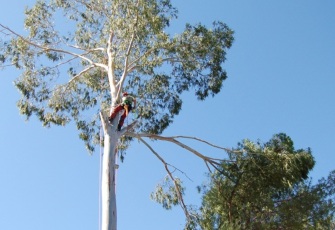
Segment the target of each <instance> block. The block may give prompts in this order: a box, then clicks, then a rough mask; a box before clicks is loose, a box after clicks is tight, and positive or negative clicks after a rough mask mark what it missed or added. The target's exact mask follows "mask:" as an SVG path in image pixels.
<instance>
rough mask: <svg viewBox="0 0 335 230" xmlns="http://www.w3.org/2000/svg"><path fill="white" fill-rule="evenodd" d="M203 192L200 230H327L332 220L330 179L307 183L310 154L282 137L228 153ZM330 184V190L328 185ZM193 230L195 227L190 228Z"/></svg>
mask: <svg viewBox="0 0 335 230" xmlns="http://www.w3.org/2000/svg"><path fill="white" fill-rule="evenodd" d="M229 160H230V161H226V162H224V163H222V165H221V167H220V168H219V170H218V171H216V172H215V173H213V174H212V175H211V176H210V184H209V185H206V186H203V187H199V190H200V191H202V192H203V193H204V196H203V203H202V206H201V208H200V212H199V214H200V219H199V221H198V224H199V226H201V228H202V229H218V230H221V229H222V230H223V229H279V228H283V229H325V228H327V227H329V226H330V224H331V222H332V221H333V217H334V211H335V206H334V204H333V202H332V199H334V194H335V190H334V183H333V184H332V185H331V183H330V182H331V181H332V179H331V175H332V174H330V177H329V178H328V180H325V179H322V180H321V181H319V183H318V184H316V185H314V186H313V185H311V183H310V181H309V180H305V179H306V178H307V176H308V173H309V172H310V171H311V170H312V168H313V166H314V164H315V162H314V159H313V156H312V154H311V151H310V149H306V150H302V149H299V150H295V148H294V145H293V141H292V140H291V138H290V137H289V136H287V135H286V134H283V133H280V134H276V135H274V136H273V138H272V139H271V140H270V141H269V142H267V143H265V144H261V143H260V142H256V143H255V142H252V141H250V140H244V141H243V142H241V143H239V144H238V147H237V148H236V149H234V151H233V152H231V153H230V154H229ZM328 185H329V186H328ZM194 229H195V228H194Z"/></svg>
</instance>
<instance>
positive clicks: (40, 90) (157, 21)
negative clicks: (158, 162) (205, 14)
mask: <svg viewBox="0 0 335 230" xmlns="http://www.w3.org/2000/svg"><path fill="white" fill-rule="evenodd" d="M177 13H178V11H177V9H176V8H175V7H173V5H172V4H171V2H170V1H169V0H137V1H133V0H122V1H121V0H102V1H91V0H38V1H37V2H36V4H35V5H33V6H32V7H31V8H27V9H26V11H25V14H26V19H25V21H24V26H25V28H26V29H27V36H23V35H19V34H18V33H15V32H14V31H11V30H10V29H8V28H6V27H4V26H2V28H3V29H4V31H5V32H8V33H7V35H6V36H5V37H6V38H8V39H7V40H3V41H1V44H0V47H1V48H2V49H1V50H0V63H2V64H1V66H6V65H14V66H15V67H17V68H20V69H22V70H23V73H22V75H21V77H20V78H19V79H17V80H16V81H15V82H16V83H15V84H16V86H17V87H18V89H19V91H20V92H21V93H22V99H21V100H20V103H19V105H20V108H21V112H22V113H23V114H25V115H27V118H29V117H30V116H31V115H36V116H38V117H39V119H40V120H41V121H42V123H43V124H44V125H46V126H49V125H50V124H59V125H64V124H66V123H67V122H69V121H71V120H72V121H74V122H75V123H78V122H81V121H84V120H85V123H83V124H85V125H79V126H78V127H79V128H78V129H79V130H80V138H81V139H83V140H84V141H85V144H86V145H87V146H89V148H88V149H90V150H92V149H93V146H94V143H93V142H94V140H95V139H96V138H95V137H96V134H97V131H98V129H99V123H98V122H97V119H98V118H97V116H96V114H97V113H98V111H99V105H103V106H104V108H105V107H106V106H107V107H108V106H110V105H111V104H115V103H116V101H117V100H118V99H119V98H117V96H118V95H117V96H116V98H113V97H112V94H111V90H110V89H111V88H113V87H114V89H118V87H121V91H128V92H129V93H131V94H133V95H135V96H136V97H137V101H138V106H137V108H136V110H135V111H134V112H135V114H136V115H135V117H136V119H138V126H137V129H138V130H139V131H143V132H148V133H152V134H160V133H162V132H163V131H164V130H165V129H166V128H167V127H168V126H169V125H170V124H171V123H172V121H173V118H174V116H175V115H177V114H179V112H180V111H181V109H182V99H181V96H180V95H181V94H182V93H183V92H184V91H194V92H195V95H196V97H197V98H198V99H200V100H204V99H205V98H207V97H208V96H214V95H215V94H217V93H219V92H220V90H221V88H222V84H223V81H224V80H225V79H226V78H227V75H226V72H225V71H224V70H223V68H222V64H223V63H224V61H225V56H226V51H227V49H229V48H230V47H231V45H232V42H233V40H234V39H233V31H232V30H231V29H230V28H229V27H228V26H227V25H226V24H224V23H222V22H214V23H213V25H212V28H211V29H209V28H207V27H206V26H205V25H202V24H198V25H195V26H192V25H186V27H185V30H184V31H182V32H181V33H180V34H177V35H175V36H174V37H173V36H171V35H170V34H169V33H167V32H166V31H167V27H169V26H170V25H171V22H172V20H173V19H176V18H177ZM120 80H122V82H119V81H120ZM123 80H124V81H123ZM92 117H93V118H92ZM91 118H92V119H93V120H94V121H95V122H93V123H92V122H91ZM81 124H82V123H81ZM95 143H96V142H95ZM121 146H127V145H123V143H121V144H120V147H121ZM123 149H125V148H123Z"/></svg>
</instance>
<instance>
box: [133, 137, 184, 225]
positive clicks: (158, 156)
mask: <svg viewBox="0 0 335 230" xmlns="http://www.w3.org/2000/svg"><path fill="white" fill-rule="evenodd" d="M138 139H139V140H140V141H141V142H142V143H143V144H145V145H146V146H147V147H148V148H149V149H150V151H151V152H152V153H153V154H154V155H155V156H156V157H157V158H158V159H159V160H160V161H161V162H162V163H163V165H164V168H165V170H166V171H167V173H168V175H169V177H170V179H171V180H172V181H173V183H174V187H175V189H176V192H177V196H178V201H179V203H180V206H181V208H182V209H183V211H184V213H185V215H186V217H187V219H190V214H189V212H188V209H187V207H186V205H185V202H184V199H183V194H182V192H181V191H180V188H179V184H178V183H177V181H176V179H175V178H174V177H173V175H172V173H171V171H170V169H169V164H168V163H167V162H166V161H165V160H164V159H163V158H162V157H161V156H160V155H159V154H158V153H157V152H156V151H155V150H154V149H153V148H152V147H151V146H150V145H149V144H148V143H147V142H146V141H145V140H143V139H142V138H141V137H138Z"/></svg>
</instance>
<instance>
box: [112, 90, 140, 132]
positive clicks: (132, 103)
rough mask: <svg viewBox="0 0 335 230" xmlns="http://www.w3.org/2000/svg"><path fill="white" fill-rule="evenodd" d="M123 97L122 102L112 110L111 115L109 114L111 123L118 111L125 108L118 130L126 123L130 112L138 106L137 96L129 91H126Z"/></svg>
mask: <svg viewBox="0 0 335 230" xmlns="http://www.w3.org/2000/svg"><path fill="white" fill-rule="evenodd" d="M122 95H123V97H122V102H121V103H120V104H118V105H117V106H116V107H115V108H114V109H113V111H112V113H111V115H110V116H109V118H108V120H109V122H110V123H112V122H113V120H114V118H115V117H116V115H117V113H118V112H120V111H121V110H124V112H123V114H122V115H121V117H120V120H119V124H118V125H117V130H118V131H120V130H121V127H122V125H123V123H124V119H125V118H126V117H127V116H128V113H129V112H130V111H131V110H132V109H135V107H136V98H135V97H133V96H131V95H129V94H128V93H127V92H124V93H123V94H122Z"/></svg>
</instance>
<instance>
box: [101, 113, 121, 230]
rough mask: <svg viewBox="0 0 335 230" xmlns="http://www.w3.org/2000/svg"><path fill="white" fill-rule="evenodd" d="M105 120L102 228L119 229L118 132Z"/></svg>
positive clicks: (103, 229)
mask: <svg viewBox="0 0 335 230" xmlns="http://www.w3.org/2000/svg"><path fill="white" fill-rule="evenodd" d="M103 120H104V119H103ZM102 122H104V124H105V126H104V155H103V158H102V176H101V207H102V208H101V209H102V210H101V230H117V210H116V191H115V185H116V183H115V179H116V170H117V167H116V162H115V158H116V146H117V141H118V138H119V135H118V133H117V132H116V131H115V130H113V129H112V128H113V127H112V126H110V125H107V124H106V121H105V120H104V121H102Z"/></svg>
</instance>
